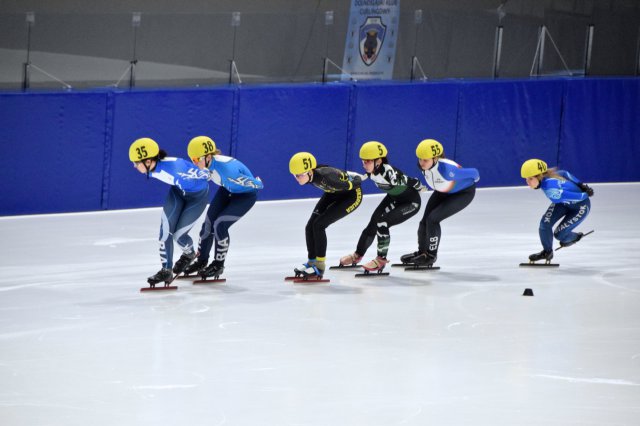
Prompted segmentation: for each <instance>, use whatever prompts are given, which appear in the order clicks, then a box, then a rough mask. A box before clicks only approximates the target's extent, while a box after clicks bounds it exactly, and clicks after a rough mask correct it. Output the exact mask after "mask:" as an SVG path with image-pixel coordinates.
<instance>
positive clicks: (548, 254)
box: [529, 250, 553, 263]
mask: <svg viewBox="0 0 640 426" xmlns="http://www.w3.org/2000/svg"><path fill="white" fill-rule="evenodd" d="M542 259H544V260H546V261H547V263H548V262H550V261H551V259H553V251H551V250H549V251H546V250H542V251H541V252H540V253H534V254H532V255H531V256H529V260H530V261H531V262H537V261H538V260H542Z"/></svg>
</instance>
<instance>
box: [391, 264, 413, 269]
mask: <svg viewBox="0 0 640 426" xmlns="http://www.w3.org/2000/svg"><path fill="white" fill-rule="evenodd" d="M391 266H392V267H394V268H398V267H400V268H408V267H410V266H414V264H413V263H392V264H391Z"/></svg>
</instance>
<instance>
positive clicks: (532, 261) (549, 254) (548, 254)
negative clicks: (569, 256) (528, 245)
mask: <svg viewBox="0 0 640 426" xmlns="http://www.w3.org/2000/svg"><path fill="white" fill-rule="evenodd" d="M551 259H553V251H552V250H549V251H545V250H542V251H541V252H540V253H534V254H532V255H531V256H529V263H521V264H520V266H560V265H559V264H557V263H551ZM539 260H544V263H536V262H537V261H539Z"/></svg>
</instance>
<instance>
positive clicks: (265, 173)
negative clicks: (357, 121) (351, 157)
mask: <svg viewBox="0 0 640 426" xmlns="http://www.w3.org/2000/svg"><path fill="white" fill-rule="evenodd" d="M239 93H240V96H239V113H238V140H237V147H236V149H235V154H234V156H235V157H237V158H238V159H239V160H240V161H242V162H243V163H245V164H246V165H247V167H249V169H251V171H252V172H253V173H254V174H255V175H257V176H260V178H261V179H262V180H263V181H264V185H265V187H264V189H263V190H262V191H260V199H261V200H267V199H278V198H305V197H319V196H320V195H321V194H320V193H319V190H318V189H316V188H311V187H310V185H307V186H305V187H300V186H299V185H298V183H297V182H296V181H295V179H294V178H293V177H292V176H291V174H290V173H289V159H290V158H291V156H292V155H293V154H295V153H296V152H299V151H308V152H311V153H312V154H313V155H314V156H315V157H316V159H317V160H318V163H321V164H328V165H331V166H335V167H344V165H345V155H346V154H345V153H346V148H347V145H346V143H345V142H346V138H347V129H348V118H349V114H348V112H349V94H350V87H349V86H346V85H323V86H321V85H299V86H268V87H255V88H242V89H240V91H239Z"/></svg>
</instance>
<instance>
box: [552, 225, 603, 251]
mask: <svg viewBox="0 0 640 426" xmlns="http://www.w3.org/2000/svg"><path fill="white" fill-rule="evenodd" d="M594 231H595V229H592V230H591V231H589V232H585V233H584V234H582V237H580V241H582V239H583V238H584V237H586V236H587V235H589V234H593V232H594ZM580 241H575V242H573V243H571V244H569V245H568V246H560V247H558V248H557V249H556V250H555V251H558V250H560V249H561V248H566V247H571V246H572V245H574V244H576V243H579V242H580Z"/></svg>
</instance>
